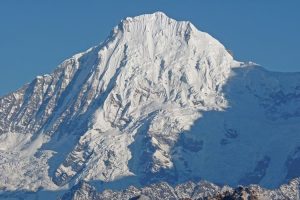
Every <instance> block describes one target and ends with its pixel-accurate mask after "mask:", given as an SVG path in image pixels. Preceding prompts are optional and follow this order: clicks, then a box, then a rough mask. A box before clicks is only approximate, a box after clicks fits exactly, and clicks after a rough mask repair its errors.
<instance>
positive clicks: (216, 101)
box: [0, 12, 300, 191]
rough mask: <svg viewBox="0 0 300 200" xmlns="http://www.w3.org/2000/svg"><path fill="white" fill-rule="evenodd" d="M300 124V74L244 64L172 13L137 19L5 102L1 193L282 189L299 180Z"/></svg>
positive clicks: (1, 107) (0, 123)
mask: <svg viewBox="0 0 300 200" xmlns="http://www.w3.org/2000/svg"><path fill="white" fill-rule="evenodd" d="M299 122H300V74H299V73H275V72H269V71H266V70H264V69H263V68H262V67H260V66H258V65H256V64H253V63H242V62H237V61H235V60H234V59H233V57H232V56H231V55H230V54H229V53H228V51H227V50H226V48H225V47H224V46H223V45H222V44H221V43H220V42H218V41H217V40H216V39H214V38H213V37H211V36H210V35H209V34H207V33H205V32H201V31H199V30H197V28H195V26H194V25H193V24H191V23H190V22H185V21H183V22H178V21H176V20H173V19H171V18H169V17H167V16H166V15H165V14H163V13H161V12H157V13H154V14H147V15H141V16H138V17H134V18H126V19H125V20H123V21H122V22H121V23H120V24H119V25H118V26H117V27H115V28H114V29H113V31H112V33H111V35H110V36H109V37H108V39H107V40H106V41H105V42H104V43H102V44H101V45H99V46H96V47H93V48H91V49H89V50H87V51H86V52H83V53H79V54H77V55H75V56H73V57H72V58H70V59H68V60H66V61H64V62H63V63H62V64H61V65H60V66H59V67H58V68H57V69H56V70H55V71H54V72H53V73H52V74H49V75H45V76H38V77H37V78H36V79H35V80H34V81H33V82H31V83H30V84H27V85H25V86H24V87H22V88H21V89H20V90H18V91H16V92H13V93H11V94H8V95H6V96H4V97H1V98H0V156H1V163H0V169H1V170H0V188H1V189H3V190H11V191H14V190H28V191H36V190H38V189H39V188H44V189H45V190H58V189H62V188H64V187H68V186H71V185H73V184H75V183H77V182H78V181H79V180H86V181H92V182H94V183H96V182H97V183H98V182H99V184H100V185H105V184H106V183H107V185H106V186H107V187H109V186H114V185H122V186H125V187H126V186H128V185H129V184H135V185H145V184H147V183H148V182H155V181H159V180H163V181H168V182H171V183H180V182H184V181H187V180H189V179H192V180H198V179H207V180H209V181H213V182H215V183H221V184H230V185H237V184H249V183H260V184H262V185H263V186H267V187H274V186H278V185H279V184H281V183H282V182H284V181H286V180H287V179H289V178H293V177H292V176H296V175H300V172H297V171H296V172H295V170H292V171H291V169H290V168H289V166H291V165H293V163H294V165H296V164H297V163H296V162H293V161H295V160H297V158H298V157H297V156H298V154H297V153H298V151H297V149H298V147H299V142H300V135H299V132H300V123H299ZM291 163H292V164H291ZM291 168H292V167H291ZM12 169H13V170H12ZM297 173H298V174H297ZM96 185H97V184H96Z"/></svg>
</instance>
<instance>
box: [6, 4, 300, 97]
mask: <svg viewBox="0 0 300 200" xmlns="http://www.w3.org/2000/svg"><path fill="white" fill-rule="evenodd" d="M155 11H163V12H165V13H166V14H167V15H169V16H170V17H172V18H175V19H177V20H190V21H192V23H193V24H194V25H195V26H196V27H197V28H198V29H200V30H202V31H205V32H208V33H210V34H211V35H212V36H214V37H215V38H217V39H218V40H220V41H221V42H222V43H223V44H224V45H225V46H226V47H227V48H229V49H231V50H232V51H233V52H234V55H235V57H236V59H238V60H242V61H254V62H256V63H259V64H261V65H263V66H264V67H265V68H267V69H269V70H276V71H300V64H299V60H300V59H299V57H300V54H299V53H300V51H299V47H300V0H26V1H20V0H1V1H0V96H1V95H4V94H5V93H8V92H10V91H13V90H15V89H17V88H19V87H20V86H22V85H23V84H25V83H26V82H29V81H31V80H32V79H33V78H34V77H35V76H37V75H39V74H44V73H49V72H51V71H53V70H54V68H55V67H56V66H57V65H58V64H59V63H60V62H62V61H63V60H64V59H66V58H68V57H70V56H72V55H73V54H75V53H77V52H80V51H84V50H86V49H88V48H89V47H91V46H94V45H97V44H99V43H100V42H101V41H103V40H104V39H105V38H106V37H107V36H108V34H109V32H110V30H111V29H112V28H113V27H114V26H115V25H117V24H118V23H119V21H120V20H121V19H122V18H125V17H127V16H136V15H140V14H143V13H152V12H155Z"/></svg>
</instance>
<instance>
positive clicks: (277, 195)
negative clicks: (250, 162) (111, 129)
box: [61, 179, 300, 200]
mask: <svg viewBox="0 0 300 200" xmlns="http://www.w3.org/2000/svg"><path fill="white" fill-rule="evenodd" d="M299 184H300V182H299V179H294V180H292V181H291V182H290V183H289V184H286V185H282V186H280V187H279V188H278V189H273V190H268V189H264V188H262V187H260V186H258V185H250V186H247V187H244V186H238V187H236V188H231V187H229V186H223V187H219V186H217V185H214V184H212V183H209V182H205V181H201V182H199V183H194V182H187V183H183V184H179V185H177V186H175V187H172V186H170V185H169V184H168V183H165V182H162V183H157V184H151V185H149V186H147V187H143V188H140V189H138V188H136V187H133V186H130V187H128V188H127V189H125V190H122V191H112V190H105V191H103V192H101V193H99V192H97V191H96V189H95V188H94V187H93V186H91V185H89V184H88V183H86V182H84V181H82V182H80V183H78V185H76V186H74V187H73V188H72V189H71V190H70V191H69V192H68V193H66V194H64V195H63V196H62V198H61V200H150V199H151V200H270V199H272V200H293V199H299V198H300V196H299V186H300V185H299Z"/></svg>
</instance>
